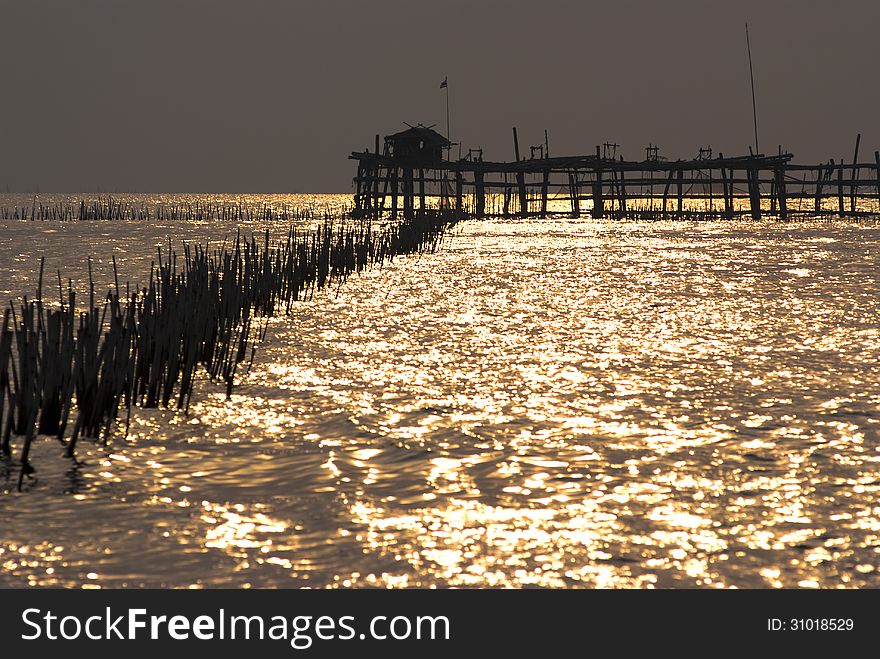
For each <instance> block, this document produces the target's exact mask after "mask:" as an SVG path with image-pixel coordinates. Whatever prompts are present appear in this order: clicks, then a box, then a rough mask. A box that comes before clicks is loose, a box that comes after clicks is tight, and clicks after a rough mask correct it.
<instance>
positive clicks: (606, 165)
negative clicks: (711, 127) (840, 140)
mask: <svg viewBox="0 0 880 659" xmlns="http://www.w3.org/2000/svg"><path fill="white" fill-rule="evenodd" d="M350 158H351V159H353V160H356V161H357V163H358V173H357V176H356V177H355V178H354V184H355V195H354V203H355V207H356V209H357V211H358V212H360V213H362V214H365V215H374V216H379V215H382V214H385V213H391V214H398V213H402V214H403V215H404V216H410V215H412V214H413V213H414V212H415V211H416V210H418V209H424V208H430V207H432V206H433V207H441V208H450V209H455V210H457V211H459V212H463V213H469V214H471V215H475V216H480V217H483V216H499V215H501V216H506V215H511V216H514V215H516V216H521V217H531V216H537V217H541V216H546V215H548V214H550V213H568V214H570V215H571V216H573V217H579V216H581V215H582V214H587V215H590V216H592V217H594V218H606V217H611V218H645V219H666V218H718V219H722V218H726V219H733V218H736V217H750V218H752V219H755V220H759V219H761V218H765V217H773V218H778V219H781V220H785V219H788V218H791V217H805V216H835V215H839V216H843V215H880V153H878V152H875V153H874V161H873V162H857V161H855V160H854V161H853V162H851V163H845V162H843V161H839V162H835V160H833V159H831V160H829V161H828V162H825V163H819V164H815V165H803V164H796V163H793V162H792V158H793V156H792V154H790V153H782V152H780V153H779V154H778V155H770V156H768V155H762V154H758V155H747V156H738V157H724V155H723V154H720V153H719V154H718V156H717V157H701V158H699V159H694V160H675V161H671V160H663V159H660V158H655V159H648V160H644V161H627V160H623V159H617V158H607V157H603V156H602V155H601V154H600V153H599V148H598V147H597V153H596V155H591V156H565V157H553V158H550V157H540V158H529V159H527V160H517V161H512V162H489V161H482V160H481V159H471V158H468V159H463V160H454V161H453V160H449V161H446V160H442V161H439V162H434V163H425V164H422V165H421V166H420V165H418V164H412V163H401V162H399V161H397V160H396V159H395V158H394V157H392V156H390V155H388V154H386V153H378V152H376V153H372V152H370V151H365V152H355V153H352V154H351V156H350Z"/></svg>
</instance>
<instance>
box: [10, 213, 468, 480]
mask: <svg viewBox="0 0 880 659" xmlns="http://www.w3.org/2000/svg"><path fill="white" fill-rule="evenodd" d="M458 219H459V216H458V215H456V214H453V213H448V212H444V213H440V212H420V213H417V214H415V215H414V216H413V217H412V218H410V219H408V220H406V221H402V222H389V223H385V224H381V225H374V224H372V223H371V222H370V221H363V220H361V221H355V220H354V219H353V218H352V217H351V216H350V215H348V214H345V215H332V214H329V213H326V214H325V215H324V217H323V219H321V220H319V222H320V223H319V224H318V226H317V227H316V228H314V229H297V228H292V229H290V231H289V233H288V234H287V236H286V238H284V239H283V240H278V241H274V242H273V241H271V240H270V237H269V233H268V231H267V232H266V234H265V236H261V237H260V239H258V238H257V237H251V238H250V239H245V238H242V236H241V235H240V233H239V235H237V236H236V238H235V240H234V241H233V242H231V243H230V244H224V245H222V246H221V247H219V248H215V249H209V248H208V246H204V247H201V246H189V245H184V248H183V251H182V253H181V254H178V253H176V252H174V251H170V250H169V251H167V252H165V253H163V251H162V250H161V249H160V250H158V253H157V260H156V261H155V262H154V264H153V267H152V269H151V273H150V278H149V283H148V284H147V285H146V286H144V287H143V288H141V289H140V290H135V291H132V290H131V286H130V285H129V284H125V286H124V287H122V288H121V287H120V284H119V278H118V275H116V273H117V270H116V261H115V258H114V259H113V268H114V275H115V277H114V278H115V285H114V287H113V288H111V289H110V290H109V291H107V294H106V295H105V296H104V297H103V298H102V299H98V297H97V296H96V293H95V286H94V283H93V279H92V275H91V261H89V282H90V283H89V291H88V304H87V307H86V308H85V309H84V310H83V309H78V307H77V295H76V292H75V291H74V290H73V287H72V284H71V283H70V281H68V283H67V287H66V289H65V288H64V287H63V286H62V281H61V274H60V272H59V273H58V275H57V277H58V282H57V285H58V301H57V304H54V303H50V302H48V301H47V300H46V299H45V298H44V280H43V275H44V265H45V261H44V260H41V263H40V276H39V283H38V285H37V291H36V297H35V299H29V298H28V297H23V298H22V299H21V300H20V301H19V302H10V304H9V306H8V307H7V308H6V310H5V312H4V313H3V321H2V328H0V454H2V457H3V459H4V460H6V461H7V462H11V460H12V458H13V438H16V441H17V440H18V439H19V438H20V440H21V441H20V447H19V453H18V455H19V460H18V462H19V467H20V468H19V476H18V489H19V490H20V489H21V487H22V483H23V480H24V478H25V477H27V476H29V475H30V474H32V473H33V472H34V468H33V466H32V465H31V462H30V458H29V456H30V450H31V446H32V445H33V442H34V440H35V439H36V438H37V436H38V435H51V436H55V437H56V438H57V439H58V441H59V442H61V443H62V445H63V446H64V447H65V452H66V454H67V455H68V456H70V457H73V456H74V453H75V450H76V446H77V442H78V441H79V440H80V438H82V437H87V438H94V439H99V438H102V437H103V439H104V441H105V442H106V441H107V438H108V437H109V435H110V434H111V432H112V430H113V428H114V424H115V422H116V421H117V419H119V417H120V413H121V412H123V411H124V412H125V414H126V421H125V423H126V433H127V430H128V423H129V420H130V414H131V409H132V406H140V407H145V408H154V407H170V406H174V407H176V408H178V409H181V410H184V411H187V410H188V409H189V404H190V399H191V397H192V393H193V385H194V382H195V381H196V379H197V378H198V377H199V374H200V373H203V374H207V376H208V377H210V378H211V379H212V380H214V381H219V382H222V383H225V386H226V392H227V395H230V394H231V391H232V388H233V384H234V382H235V378H236V374H238V373H239V371H240V369H241V368H243V365H245V364H246V365H248V366H249V364H250V363H251V362H252V360H253V356H254V352H255V350H256V346H257V343H258V342H259V340H261V339H262V338H264V336H265V332H266V328H267V323H266V322H264V319H267V318H269V317H271V316H273V315H275V314H278V313H281V312H287V311H289V310H290V308H291V305H292V304H293V303H294V302H295V301H297V300H302V299H304V298H308V297H310V296H312V295H313V294H314V292H315V291H317V290H321V289H323V288H325V287H327V286H330V285H333V284H341V283H342V282H344V281H345V280H346V278H347V277H348V276H349V275H350V274H352V273H356V272H360V271H362V270H364V269H365V268H368V267H370V266H372V265H380V264H383V263H385V262H389V261H391V260H392V259H394V257H395V256H400V255H404V254H413V253H422V252H426V251H433V250H435V249H436V248H437V247H438V246H439V244H440V242H441V241H442V238H443V235H444V233H445V232H446V231H447V230H448V229H449V228H451V227H452V226H453V225H454V224H455V223H456V222H457V221H458Z"/></svg>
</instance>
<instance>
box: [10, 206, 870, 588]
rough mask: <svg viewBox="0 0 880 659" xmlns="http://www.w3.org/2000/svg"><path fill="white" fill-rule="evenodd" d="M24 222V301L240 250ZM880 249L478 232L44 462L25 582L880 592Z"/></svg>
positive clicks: (751, 231)
mask: <svg viewBox="0 0 880 659" xmlns="http://www.w3.org/2000/svg"><path fill="white" fill-rule="evenodd" d="M24 224H27V223H15V222H12V221H7V222H5V223H4V224H3V225H2V227H0V228H2V231H0V236H2V239H0V290H2V291H4V295H6V296H7V297H8V295H11V294H17V292H20V291H21V290H23V289H24V290H26V289H27V287H28V286H33V283H34V275H35V273H34V269H33V267H32V263H33V257H34V255H35V254H36V253H37V252H40V253H44V254H46V255H47V258H48V260H49V261H50V263H49V264H48V265H47V267H56V266H57V267H60V268H61V270H62V272H63V273H65V276H67V273H71V274H70V276H77V277H79V276H81V275H82V273H83V272H84V270H83V259H84V257H85V256H86V255H87V254H92V255H94V256H96V257H100V259H102V260H101V264H103V265H105V266H106V263H105V262H106V261H107V260H108V259H109V253H108V252H107V250H106V249H105V248H106V247H107V246H113V248H114V249H115V250H116V253H117V259H119V260H120V263H121V265H120V267H121V269H122V270H123V271H124V272H125V274H126V276H127V277H137V276H139V274H142V273H143V272H144V268H146V267H149V260H150V255H151V253H152V251H153V250H154V248H155V243H156V242H157V241H158V242H162V241H163V240H165V241H166V242H167V237H166V235H167V232H168V231H171V232H172V240H174V241H178V240H182V239H184V238H187V237H190V238H191V239H200V240H201V239H203V238H204V236H205V235H206V231H207V232H208V233H210V234H211V235H220V234H223V233H224V232H227V231H234V227H222V226H212V227H208V228H207V229H206V227H204V226H178V227H173V228H171V227H148V226H144V225H138V224H137V223H109V222H103V223H101V222H96V223H83V224H78V225H65V226H61V225H60V224H57V223H56V224H52V223H45V224H39V223H35V224H34V225H32V226H31V225H28V226H22V225H24ZM254 228H255V229H259V228H260V227H254ZM208 229H209V231H208ZM53 232H54V233H53ZM11 237H14V240H13V239H12V238H11ZM878 238H880V225H877V224H876V223H871V222H861V223H857V222H849V221H840V222H834V223H791V224H780V223H770V222H768V223H760V224H753V223H747V222H743V223H701V224H692V223H675V222H658V223H615V222H610V221H609V222H595V221H591V220H583V219H581V220H571V219H566V218H557V219H553V220H540V221H537V220H531V221H522V220H516V219H510V220H480V221H469V222H467V223H465V224H463V225H461V226H460V227H459V228H458V229H457V230H456V231H455V232H454V234H453V235H452V236H451V239H450V240H448V241H447V242H445V243H444V245H443V247H442V249H441V250H440V251H439V252H438V253H437V254H434V255H429V256H423V257H421V258H419V257H411V258H403V259H396V260H395V261H394V262H393V264H390V265H387V266H385V267H383V268H381V269H376V270H373V271H371V272H369V273H366V274H364V275H360V276H357V277H355V278H352V279H351V280H349V281H348V282H347V283H346V284H345V285H344V286H342V287H341V288H339V289H338V290H333V291H327V292H325V293H324V294H322V295H319V296H316V298H315V299H314V300H312V301H310V302H303V303H300V304H298V305H295V307H294V309H293V312H292V314H291V315H290V316H289V317H285V318H278V319H275V320H273V321H271V325H270V330H269V334H268V337H267V341H266V342H265V343H263V344H262V345H261V346H260V349H259V351H258V353H257V359H256V361H255V363H254V365H253V368H252V369H251V371H250V373H249V374H248V375H247V376H246V377H245V378H243V380H242V382H241V383H240V385H239V386H238V387H237V389H236V390H235V393H234V395H233V397H232V399H231V400H226V398H225V396H224V395H223V391H222V388H221V387H217V386H214V385H212V384H211V383H208V382H203V383H201V384H200V385H197V387H196V403H195V404H194V405H193V407H192V409H191V411H190V414H189V416H183V415H181V414H180V413H178V412H176V411H155V410H154V411H143V410H141V411H137V413H136V414H135V416H134V419H133V421H132V427H131V430H130V433H129V435H128V436H127V437H125V436H123V432H122V429H121V428H120V429H119V431H118V432H117V434H116V435H115V436H114V437H113V438H112V439H111V441H110V442H109V444H108V445H107V446H106V447H105V446H101V445H90V444H83V446H82V450H81V452H80V455H79V460H78V462H76V463H74V462H71V461H69V460H66V459H64V458H62V457H61V456H60V450H59V447H58V445H57V443H54V442H53V440H49V439H45V440H42V441H41V442H40V443H39V444H38V446H37V447H36V449H35V451H34V456H33V461H34V464H35V466H36V467H37V469H38V472H37V474H36V476H37V478H36V480H35V481H33V482H32V483H31V484H30V486H29V487H28V489H27V491H26V492H23V493H20V494H19V493H15V492H13V491H12V486H13V485H14V479H12V478H10V479H9V480H8V481H6V482H5V483H4V481H3V480H2V477H0V483H4V484H3V485H0V486H2V487H5V488H6V493H5V494H2V495H0V551H2V553H0V585H3V586H22V585H27V584H35V585H63V586H86V587H118V586H172V587H214V586H253V587H266V586H281V587H289V586H306V585H307V586H316V587H326V586H330V587H336V586H340V587H345V586H352V585H354V586H390V587H400V586H438V587H443V586H515V587H520V586H530V585H538V586H551V587H578V586H581V587H583V586H589V587H595V586H600V587H627V586H639V587H669V586H672V587H712V588H715V587H732V586H736V587H780V586H802V587H817V586H819V587H839V586H843V587H856V586H874V585H877V584H878V578H877V573H876V568H877V565H878V562H880V558H878V549H877V548H878V547H880V542H878V534H880V505H878V504H877V498H878V491H880V480H878V467H880V465H878V462H880V442H878V432H877V430H878V422H880V414H878V405H880V393H878V384H880V371H878V368H877V361H878V357H880V331H878V312H880V302H878V299H880V296H878V293H880V290H878V289H880V284H878V281H877V262H878V257H880V247H878ZM96 267H97V266H96ZM3 469H4V467H3V466H2V465H0V472H2V470H3Z"/></svg>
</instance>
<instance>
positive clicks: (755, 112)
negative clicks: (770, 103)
mask: <svg viewBox="0 0 880 659" xmlns="http://www.w3.org/2000/svg"><path fill="white" fill-rule="evenodd" d="M746 50H747V51H748V53H749V78H750V79H751V81H752V119H753V120H754V122H755V154H758V153H761V149H760V148H758V106H757V104H756V103H755V73H754V71H753V70H752V46H751V44H750V43H749V24H748V23H746Z"/></svg>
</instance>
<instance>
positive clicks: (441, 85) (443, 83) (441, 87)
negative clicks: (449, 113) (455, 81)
mask: <svg viewBox="0 0 880 659" xmlns="http://www.w3.org/2000/svg"><path fill="white" fill-rule="evenodd" d="M448 78H449V76H446V77H445V78H443V82H441V83H440V89H446V87H447V84H446V80H447V79H448Z"/></svg>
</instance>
